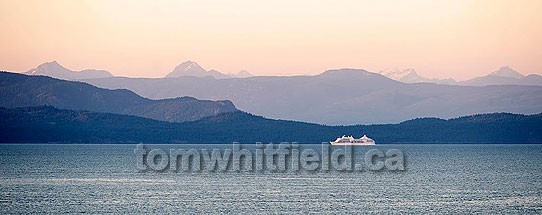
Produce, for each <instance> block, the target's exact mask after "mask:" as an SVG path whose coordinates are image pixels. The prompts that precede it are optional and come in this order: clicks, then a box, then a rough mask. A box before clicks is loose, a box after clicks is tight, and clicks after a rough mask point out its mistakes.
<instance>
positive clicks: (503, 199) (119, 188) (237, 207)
mask: <svg viewBox="0 0 542 215" xmlns="http://www.w3.org/2000/svg"><path fill="white" fill-rule="evenodd" d="M153 147H158V148H160V147H161V148H165V149H168V148H176V147H177V146H176V145H167V146H165V145H160V146H149V148H153ZM179 147H180V146H179ZM183 147H186V146H183ZM191 147H195V148H198V147H199V148H217V147H218V148H220V147H228V146H227V145H225V146H220V145H203V146H202V145H198V146H191ZM302 147H308V148H310V147H313V148H319V147H320V146H319V145H303V146H302ZM369 148H377V149H380V150H386V149H390V148H393V149H400V150H402V151H403V153H404V155H405V161H406V170H404V171H376V172H375V171H355V172H337V171H327V172H323V171H317V172H297V173H289V172H286V173H269V172H172V171H165V172H156V171H146V172H138V170H137V168H136V156H135V155H134V149H135V145H46V144H23V145H16V144H0V214H17V213H55V214H56V213H98V214H103V213H130V214H137V213H145V214H148V213H213V214H214V213H284V212H293V213H302V214H306V213H478V212H480V213H521V214H526V213H527V214H537V213H538V214H540V213H542V145H467V144H454V145H438V144H427V145H422V144H412V145H384V146H374V147H362V148H356V150H355V153H356V154H363V153H364V151H367V150H368V149H369Z"/></svg>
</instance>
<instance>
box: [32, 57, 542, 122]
mask: <svg viewBox="0 0 542 215" xmlns="http://www.w3.org/2000/svg"><path fill="white" fill-rule="evenodd" d="M55 71H60V72H55ZM66 71H70V70H67V69H65V68H64V67H62V66H60V65H59V64H58V63H57V62H50V63H45V64H42V65H40V66H38V69H36V70H35V71H34V73H33V74H47V75H50V76H55V75H54V74H64V73H66ZM70 74H72V76H71V78H72V79H79V78H82V77H84V76H78V77H76V78H74V76H73V74H75V75H78V74H81V72H73V71H72V72H71V73H70ZM250 76H251V75H250V74H249V73H247V72H246V71H241V72H240V73H239V74H235V75H232V74H230V75H226V74H222V73H220V72H218V71H215V70H209V71H207V70H205V69H203V68H202V67H201V66H200V65H199V64H197V63H196V62H193V61H187V62H184V63H182V64H180V65H178V66H177V67H176V68H175V69H174V70H173V71H172V72H171V73H169V74H168V75H166V77H164V78H124V77H110V76H106V77H101V78H100V77H95V76H94V77H93V78H87V79H80V81H84V82H87V83H90V84H92V85H96V86H98V87H103V88H108V89H129V90H131V91H133V92H135V93H137V94H139V95H141V96H143V97H147V98H151V99H171V98H177V97H184V96H190V97H196V98H199V99H206V100H231V101H233V103H235V104H236V106H237V107H239V108H240V109H241V110H244V111H248V112H250V113H254V114H258V115H262V116H266V117H270V118H276V119H287V120H298V121H306V122H314V123H322V124H331V125H338V124H360V123H361V124H374V123H397V122H401V121H404V120H408V119H411V118H416V117H440V118H453V117H458V116H463V115H470V114H476V113H490V112H513V113H523V114H533V113H537V112H540V110H541V109H542V104H541V103H542V102H541V101H542V99H541V96H540V95H541V91H540V89H541V87H537V86H534V85H538V83H539V82H540V80H541V78H540V76H538V75H529V76H523V75H522V74H520V73H518V72H516V71H514V70H513V69H511V68H509V67H503V68H501V69H499V70H498V71H496V72H493V73H491V74H489V75H487V76H484V77H479V78H475V79H472V80H469V81H464V82H455V81H454V80H453V79H446V80H436V79H427V78H424V77H422V76H420V75H418V74H417V73H416V71H414V70H413V69H407V70H399V69H391V70H385V71H381V72H380V74H375V73H371V72H368V71H365V70H360V69H338V70H329V71H326V72H324V73H322V74H319V75H313V76H289V77H284V76H282V77H274V76H257V77H250ZM85 77H88V76H85ZM236 77H243V78H236ZM389 77H391V78H389ZM417 82H423V83H417ZM426 82H437V83H439V84H432V83H426ZM454 83H455V84H454ZM502 83H508V84H507V85H503V84H502ZM485 85H488V86H485ZM520 85H529V86H520Z"/></svg>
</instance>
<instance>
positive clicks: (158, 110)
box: [0, 72, 237, 122]
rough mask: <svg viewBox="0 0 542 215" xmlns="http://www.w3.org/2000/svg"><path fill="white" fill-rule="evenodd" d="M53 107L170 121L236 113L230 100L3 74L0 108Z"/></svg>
mask: <svg viewBox="0 0 542 215" xmlns="http://www.w3.org/2000/svg"><path fill="white" fill-rule="evenodd" d="M43 105H48V106H54V107H56V108H61V109H70V110H88V111H95V112H104V113H116V114H126V115H133V116H140V117H147V118H151V119H156V120H162V121H168V122H184V121H192V120H197V119H201V118H204V117H208V116H213V115H216V114H220V113H224V112H232V111H237V109H236V108H235V106H234V105H233V103H232V102H231V101H227V100H224V101H207V100H198V99H195V98H191V97H178V98H170V99H160V100H152V99H147V98H143V97H141V96H139V95H137V94H135V93H133V92H131V91H129V90H125V89H119V90H108V89H101V88H98V87H95V86H92V85H90V84H87V83H82V82H74V81H66V80H59V79H55V78H51V77H47V76H29V75H24V74H17V73H8V72H0V107H5V108H15V107H32V106H43Z"/></svg>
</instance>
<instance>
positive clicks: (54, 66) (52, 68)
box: [26, 60, 73, 77]
mask: <svg viewBox="0 0 542 215" xmlns="http://www.w3.org/2000/svg"><path fill="white" fill-rule="evenodd" d="M72 72H73V71H71V70H69V69H66V68H65V67H63V66H62V65H60V64H59V63H58V62H57V61H56V60H55V61H50V62H45V63H42V64H40V65H39V66H38V67H36V68H34V69H31V70H29V71H28V72H26V73H27V74H30V75H46V76H51V77H63V76H66V75H69V74H70V73H72Z"/></svg>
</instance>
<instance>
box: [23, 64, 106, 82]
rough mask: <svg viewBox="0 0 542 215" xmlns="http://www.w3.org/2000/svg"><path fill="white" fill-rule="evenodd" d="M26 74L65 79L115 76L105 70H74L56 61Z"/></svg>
mask: <svg viewBox="0 0 542 215" xmlns="http://www.w3.org/2000/svg"><path fill="white" fill-rule="evenodd" d="M25 74H28V75H45V76H49V77H53V78H59V79H64V80H80V79H92V78H107V77H113V75H112V74H111V73H109V72H108V71H105V70H95V69H86V70H81V71H72V70H69V69H66V68H65V67H63V66H62V65H60V64H59V63H58V62H56V61H51V62H46V63H43V64H41V65H39V66H38V67H36V68H34V69H31V70H29V71H28V72H26V73H25Z"/></svg>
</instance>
